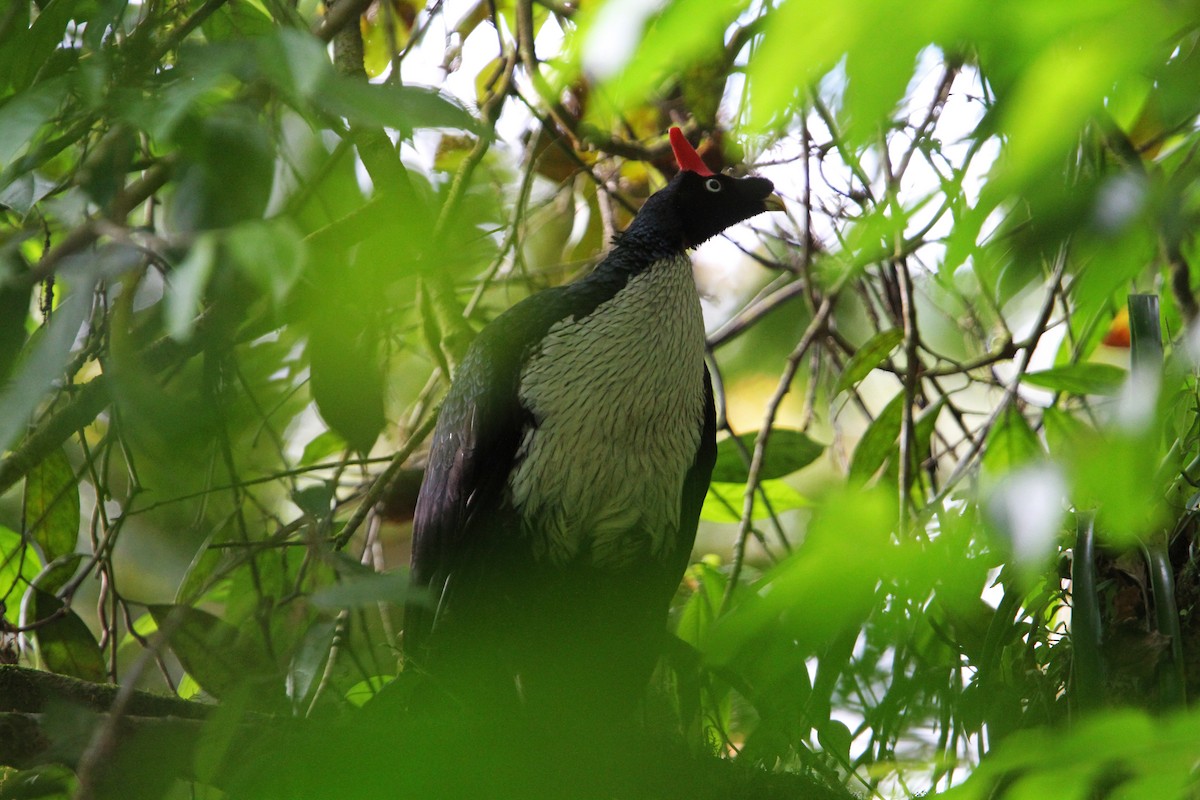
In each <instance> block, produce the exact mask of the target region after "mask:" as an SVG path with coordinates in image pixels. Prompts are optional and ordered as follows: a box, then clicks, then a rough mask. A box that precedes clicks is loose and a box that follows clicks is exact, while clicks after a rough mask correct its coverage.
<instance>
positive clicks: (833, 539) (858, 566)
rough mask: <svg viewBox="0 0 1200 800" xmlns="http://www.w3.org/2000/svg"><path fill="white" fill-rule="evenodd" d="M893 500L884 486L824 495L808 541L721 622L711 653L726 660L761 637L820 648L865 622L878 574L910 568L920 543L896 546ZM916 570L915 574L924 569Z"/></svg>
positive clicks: (717, 659)
mask: <svg viewBox="0 0 1200 800" xmlns="http://www.w3.org/2000/svg"><path fill="white" fill-rule="evenodd" d="M894 516H895V500H894V498H893V497H891V496H890V495H889V493H885V492H881V491H863V490H857V491H851V490H843V491H841V492H839V493H835V494H832V495H831V496H829V497H828V498H826V499H825V500H824V501H823V502H822V503H821V505H820V506H819V507H818V509H817V511H816V513H815V514H814V516H813V520H812V522H811V524H810V525H809V529H808V534H807V536H806V538H805V541H804V546H803V547H801V548H799V549H797V550H796V551H795V552H793V553H792V554H791V555H790V556H789V557H788V558H787V559H786V560H784V561H783V562H781V563H780V564H778V565H777V566H775V567H773V568H772V569H771V570H770V571H769V572H768V573H767V574H766V575H764V576H763V579H762V580H761V581H760V582H759V584H758V585H757V586H755V587H754V590H753V591H749V592H743V593H742V594H741V595H740V597H741V599H740V601H739V603H738V604H737V606H736V607H735V608H734V609H733V610H732V611H731V612H730V613H728V614H727V615H725V616H724V617H722V618H721V619H720V620H718V622H717V624H716V625H715V626H714V628H713V630H712V633H711V635H710V637H709V646H708V648H707V651H706V656H707V658H708V659H710V660H711V661H712V662H713V663H716V664H725V663H729V662H730V661H731V660H732V659H734V658H735V657H737V655H738V654H739V653H740V652H742V651H744V650H746V649H747V648H750V649H752V648H754V647H755V646H756V644H755V643H756V642H760V641H761V640H762V639H763V637H767V638H774V637H780V636H786V637H790V638H791V639H793V640H794V641H795V642H796V644H797V646H799V647H800V648H801V650H802V651H804V652H807V653H809V654H811V653H813V652H815V650H816V648H818V647H819V646H820V645H821V644H822V643H825V642H828V641H830V640H831V639H832V638H833V637H834V636H836V635H837V634H838V633H839V632H841V631H842V630H846V629H848V628H849V627H851V626H858V625H861V623H862V621H863V619H864V618H865V617H866V615H867V614H869V613H870V609H871V606H872V602H873V599H874V596H875V588H876V585H877V584H878V582H879V581H880V580H881V579H888V578H890V577H893V576H896V575H902V574H905V573H907V572H908V571H909V570H912V568H913V566H914V563H915V559H917V558H919V557H920V552H919V548H917V547H915V546H914V545H913V543H912V542H905V543H902V544H895V543H893V542H892V540H891V536H890V534H891V531H892V527H893V525H894V523H895V520H894ZM920 572H921V571H920V570H914V571H913V573H912V576H913V577H914V578H915V576H917V575H919V574H920Z"/></svg>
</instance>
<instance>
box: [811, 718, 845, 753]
mask: <svg viewBox="0 0 1200 800" xmlns="http://www.w3.org/2000/svg"><path fill="white" fill-rule="evenodd" d="M817 740H818V741H819V742H820V743H821V748H822V749H823V750H824V751H825V752H826V753H829V754H830V755H832V756H833V757H834V758H836V759H837V760H838V761H839V762H841V763H842V764H849V763H850V743H851V742H853V741H854V736H853V735H852V734H851V733H850V728H848V727H847V726H846V723H844V722H839V721H838V720H836V719H831V720H828V721H826V722H825V724H824V725H822V726H821V728H820V730H818V731H817Z"/></svg>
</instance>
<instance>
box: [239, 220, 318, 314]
mask: <svg viewBox="0 0 1200 800" xmlns="http://www.w3.org/2000/svg"><path fill="white" fill-rule="evenodd" d="M224 241H225V244H226V246H227V247H228V248H229V253H230V255H231V256H233V261H234V263H235V264H236V265H237V267H238V269H239V270H240V271H241V273H242V274H243V275H245V276H246V277H247V278H248V279H250V280H251V281H252V282H253V283H255V284H257V285H258V286H259V288H261V289H262V290H263V291H265V292H267V293H268V294H269V295H270V296H271V298H272V299H273V300H274V301H275V305H276V306H282V305H283V304H284V303H285V302H286V300H287V299H288V295H289V294H290V293H291V290H292V287H293V286H295V285H296V281H297V279H299V277H300V274H301V273H302V272H303V270H304V265H305V262H306V261H307V257H308V251H307V249H306V248H305V246H304V242H303V241H302V240H301V237H300V232H299V231H297V230H296V228H295V226H293V225H292V224H291V223H290V222H288V221H287V220H282V219H276V220H272V221H270V222H260V221H250V222H244V223H242V224H240V225H236V226H234V227H233V228H231V229H229V231H228V232H227V233H226V234H225V237H224Z"/></svg>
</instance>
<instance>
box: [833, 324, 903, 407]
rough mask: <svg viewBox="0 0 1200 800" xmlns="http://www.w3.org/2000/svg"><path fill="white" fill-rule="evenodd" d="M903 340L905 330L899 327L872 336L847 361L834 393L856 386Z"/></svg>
mask: <svg viewBox="0 0 1200 800" xmlns="http://www.w3.org/2000/svg"><path fill="white" fill-rule="evenodd" d="M903 341H904V331H902V330H900V329H899V328H889V329H887V330H885V331H880V332H879V333H877V334H875V335H874V336H872V337H871V338H870V339H868V340H867V342H866V343H865V344H864V345H863V346H862V347H860V348H858V350H856V351H855V353H854V355H853V356H851V357H850V360H849V361H848V362H846V368H845V369H843V370H842V374H841V375H840V376H839V377H838V382H837V385H836V386H834V387H833V393H834V394H835V395H838V394H841V393H842V392H844V391H846V390H847V389H849V388H850V387H851V386H856V385H857V384H858V382H859V381H861V380H862V379H863V378H865V377H867V375H868V374H870V372H871V370H873V369H875V368H876V367H877V366H879V365H880V364H881V363H882V362H883V360H884V359H885V358H887V357H888V356H889V355H891V353H892V351H893V350H895V349H896V348H897V347H898V346H899V345H900V343H901V342H903Z"/></svg>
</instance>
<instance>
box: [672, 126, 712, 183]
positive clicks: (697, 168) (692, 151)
mask: <svg viewBox="0 0 1200 800" xmlns="http://www.w3.org/2000/svg"><path fill="white" fill-rule="evenodd" d="M671 149H672V150H674V151H675V161H676V162H678V164H679V168H680V169H682V170H688V171H691V172H695V173H696V174H697V175H712V174H713V171H712V170H711V169H709V168H708V167H707V166H706V165H705V163H704V161H703V160H702V159H701V158H700V154H699V153H697V152H696V148H694V147H692V145H691V142H689V141H688V140H687V139H686V138H684V135H683V131H681V130H679V128H671Z"/></svg>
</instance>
